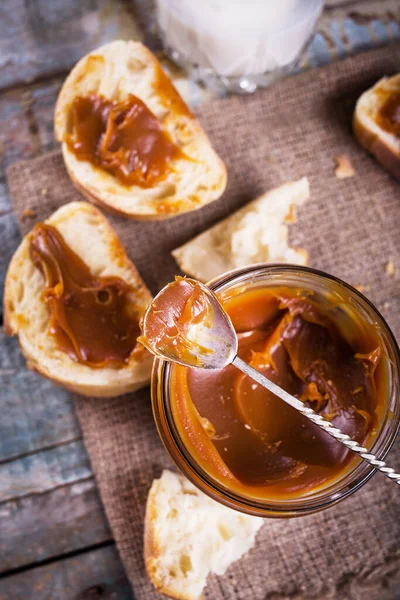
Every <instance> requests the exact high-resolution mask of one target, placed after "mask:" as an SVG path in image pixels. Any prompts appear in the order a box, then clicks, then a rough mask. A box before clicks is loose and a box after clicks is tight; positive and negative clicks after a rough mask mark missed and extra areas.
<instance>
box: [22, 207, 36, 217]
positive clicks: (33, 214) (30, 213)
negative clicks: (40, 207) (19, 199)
mask: <svg viewBox="0 0 400 600" xmlns="http://www.w3.org/2000/svg"><path fill="white" fill-rule="evenodd" d="M35 217H36V211H35V210H33V208H26V209H25V210H24V212H23V213H22V218H23V219H34V218H35Z"/></svg>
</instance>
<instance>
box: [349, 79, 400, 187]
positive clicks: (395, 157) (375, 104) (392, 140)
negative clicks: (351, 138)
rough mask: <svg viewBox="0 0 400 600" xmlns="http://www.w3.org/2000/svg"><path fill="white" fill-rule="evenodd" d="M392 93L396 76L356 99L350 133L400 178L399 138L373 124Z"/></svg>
mask: <svg viewBox="0 0 400 600" xmlns="http://www.w3.org/2000/svg"><path fill="white" fill-rule="evenodd" d="M392 94H394V95H397V96H400V75H395V76H394V77H390V78H389V77H383V79H380V80H379V81H378V83H376V84H375V85H374V86H373V87H372V88H370V89H369V90H367V91H366V92H364V93H363V94H362V95H361V96H360V98H359V99H358V101H357V104H356V108H355V111H354V116H353V130H354V134H355V136H356V137H357V139H358V141H359V142H360V144H361V146H363V147H364V148H365V149H366V150H368V152H371V154H373V155H374V156H375V158H376V160H377V161H378V162H379V163H380V164H381V165H382V167H384V168H385V169H386V170H387V171H389V172H390V173H391V174H392V175H394V177H396V178H397V179H400V137H398V136H397V135H395V133H391V132H390V131H386V130H385V129H382V127H381V126H380V125H379V122H377V116H378V114H379V111H380V109H381V108H382V106H383V104H384V103H385V101H386V100H387V99H388V98H389V97H390V96H391V95H392ZM399 110H400V109H399ZM399 118H400V115H399Z"/></svg>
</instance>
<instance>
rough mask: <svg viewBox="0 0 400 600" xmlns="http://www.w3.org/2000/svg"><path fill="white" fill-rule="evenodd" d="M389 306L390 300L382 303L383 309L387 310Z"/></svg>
mask: <svg viewBox="0 0 400 600" xmlns="http://www.w3.org/2000/svg"><path fill="white" fill-rule="evenodd" d="M389 308H390V302H384V303H383V310H388V309H389Z"/></svg>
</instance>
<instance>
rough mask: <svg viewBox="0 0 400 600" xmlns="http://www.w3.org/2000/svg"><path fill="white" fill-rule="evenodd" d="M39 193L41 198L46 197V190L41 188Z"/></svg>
mask: <svg viewBox="0 0 400 600" xmlns="http://www.w3.org/2000/svg"><path fill="white" fill-rule="evenodd" d="M40 193H41V194H42V196H47V188H42V189H41V190H40Z"/></svg>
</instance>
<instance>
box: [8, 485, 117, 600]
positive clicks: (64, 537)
mask: <svg viewBox="0 0 400 600" xmlns="http://www.w3.org/2000/svg"><path fill="white" fill-rule="evenodd" d="M0 532H1V534H0V557H1V560H0V574H1V573H5V572H6V571H9V570H12V569H16V568H20V567H25V566H26V565H34V564H35V563H37V562H42V561H44V560H48V559H50V558H52V557H54V556H61V555H63V554H66V553H69V552H74V551H76V550H81V549H82V548H89V547H91V546H93V545H96V544H100V543H103V542H106V541H111V540H112V535H111V532H110V529H109V526H108V523H107V520H106V517H105V515H104V511H103V506H102V504H101V501H100V498H99V494H98V492H97V489H96V483H95V481H94V479H93V478H90V479H88V480H87V481H80V482H77V483H73V484H71V485H66V486H62V487H60V488H57V489H55V490H52V491H50V492H47V493H44V494H40V495H38V496H34V495H31V496H27V497H25V498H21V499H18V500H12V501H10V502H6V503H3V504H0ZM1 589H2V582H1V581H0V590H1ZM53 597H54V598H56V597H55V596H53ZM28 598H31V596H27V597H26V599H27V600H28Z"/></svg>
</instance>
